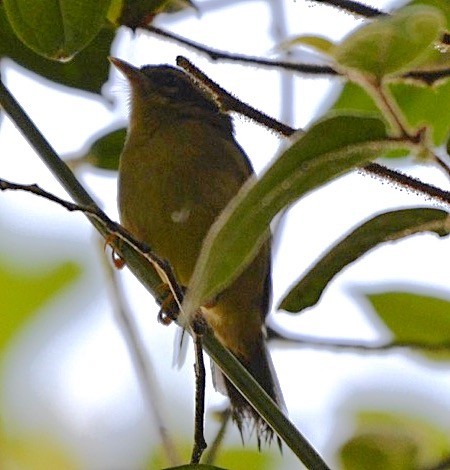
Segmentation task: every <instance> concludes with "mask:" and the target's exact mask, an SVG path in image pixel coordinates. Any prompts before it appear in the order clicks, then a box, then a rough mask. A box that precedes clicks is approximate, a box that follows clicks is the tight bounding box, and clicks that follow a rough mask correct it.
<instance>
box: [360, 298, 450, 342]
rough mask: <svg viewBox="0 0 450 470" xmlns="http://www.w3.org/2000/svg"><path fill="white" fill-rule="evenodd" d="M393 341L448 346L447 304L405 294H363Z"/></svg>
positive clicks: (449, 314)
mask: <svg viewBox="0 0 450 470" xmlns="http://www.w3.org/2000/svg"><path fill="white" fill-rule="evenodd" d="M367 298H368V300H369V302H370V303H371V304H372V306H373V308H374V309H375V312H376V314H377V315H378V316H379V317H380V319H381V321H382V322H383V323H384V324H385V325H386V326H387V327H388V328H389V330H390V331H391V332H392V334H393V336H394V338H395V340H396V341H401V342H411V343H416V342H417V343H421V344H425V345H427V344H428V345H442V344H449V343H450V302H449V301H448V300H444V299H439V298H436V297H431V296H425V295H418V294H411V293H408V292H383V293H379V294H369V295H367Z"/></svg>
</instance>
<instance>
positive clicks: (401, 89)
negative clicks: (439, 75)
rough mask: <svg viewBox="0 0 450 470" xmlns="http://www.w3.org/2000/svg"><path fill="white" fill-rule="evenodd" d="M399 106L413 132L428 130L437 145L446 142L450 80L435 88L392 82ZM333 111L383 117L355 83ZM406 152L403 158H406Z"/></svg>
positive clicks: (347, 87)
mask: <svg viewBox="0 0 450 470" xmlns="http://www.w3.org/2000/svg"><path fill="white" fill-rule="evenodd" d="M388 86H389V90H390V91H391V93H392V95H393V97H394V99H395V101H396V103H397V105H398V106H399V108H400V109H401V111H402V113H403V115H404V116H405V118H406V120H407V122H408V124H409V125H410V126H411V127H412V128H413V129H418V128H421V127H424V126H425V127H427V128H428V129H430V131H431V138H432V141H433V144H434V145H436V146H439V145H442V144H443V143H445V142H446V140H447V138H448V135H449V133H450V109H449V108H448V107H446V106H442V103H447V102H449V101H450V80H446V81H442V82H439V83H437V84H436V85H434V86H424V85H423V84H419V83H391V84H389V85H388ZM331 109H332V110H335V111H338V112H340V113H342V112H350V113H355V112H359V113H363V114H365V115H371V116H373V115H377V116H380V117H381V114H380V112H379V111H378V109H377V107H376V106H375V103H374V102H373V100H372V98H371V97H370V96H369V95H368V94H367V93H366V92H365V91H364V89H363V88H361V87H360V86H359V85H356V84H355V83H350V82H349V83H346V84H345V86H344V88H343V90H342V92H341V94H340V96H339V98H338V99H337V101H336V102H335V103H334V105H333V107H332V108H331ZM404 155H405V153H403V154H400V155H399V156H404Z"/></svg>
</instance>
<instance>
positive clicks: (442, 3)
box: [408, 0, 450, 30]
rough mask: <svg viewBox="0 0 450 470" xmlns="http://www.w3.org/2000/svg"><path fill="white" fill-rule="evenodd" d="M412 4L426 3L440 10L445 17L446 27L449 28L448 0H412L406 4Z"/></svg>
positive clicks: (449, 7)
mask: <svg viewBox="0 0 450 470" xmlns="http://www.w3.org/2000/svg"><path fill="white" fill-rule="evenodd" d="M413 5H428V6H430V7H435V8H437V9H439V10H440V11H441V13H442V14H443V15H444V16H445V19H446V29H447V30H450V3H449V2H448V0H413V1H412V2H410V3H408V6H413Z"/></svg>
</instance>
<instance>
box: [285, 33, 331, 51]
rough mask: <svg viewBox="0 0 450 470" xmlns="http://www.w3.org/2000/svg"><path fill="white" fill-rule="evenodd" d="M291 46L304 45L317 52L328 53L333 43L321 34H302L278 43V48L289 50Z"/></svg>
mask: <svg viewBox="0 0 450 470" xmlns="http://www.w3.org/2000/svg"><path fill="white" fill-rule="evenodd" d="M293 46H306V47H309V48H311V49H314V50H316V51H318V52H322V53H324V54H328V52H329V51H330V50H331V48H332V47H333V46H334V43H333V42H331V41H330V40H329V39H327V38H325V37H322V36H313V35H302V36H296V37H294V38H292V39H289V40H287V41H284V42H283V43H282V44H280V46H279V48H280V49H284V50H289V49H291V48H292V47H293Z"/></svg>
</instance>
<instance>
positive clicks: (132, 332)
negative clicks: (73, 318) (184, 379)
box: [102, 244, 180, 465]
mask: <svg viewBox="0 0 450 470" xmlns="http://www.w3.org/2000/svg"><path fill="white" fill-rule="evenodd" d="M102 246H103V244H102ZM103 260H104V265H105V271H106V274H107V276H108V280H109V285H110V286H111V289H110V292H111V295H112V297H113V302H112V304H113V308H114V312H115V316H116V319H117V322H118V324H119V327H120V331H121V333H122V334H123V336H124V339H125V342H126V344H127V346H128V351H129V353H130V358H131V361H132V363H133V366H134V370H135V371H136V376H137V378H138V382H139V384H140V386H141V391H142V395H143V396H144V399H145V400H146V402H147V407H148V409H149V410H150V412H151V413H152V416H153V420H154V422H155V423H156V428H157V430H158V434H159V437H160V441H161V444H162V448H163V449H164V452H165V455H166V458H167V461H168V462H169V464H170V465H177V464H179V463H180V458H179V456H178V452H177V450H176V447H175V445H174V443H173V441H172V439H171V437H170V435H169V433H168V432H167V427H166V425H165V424H164V420H163V417H162V414H161V408H160V407H161V405H162V400H161V394H160V392H159V390H160V388H159V387H158V384H157V383H156V378H155V375H154V373H153V367H152V364H151V361H150V357H149V355H148V353H147V352H146V350H145V346H144V344H143V342H142V340H141V337H140V335H139V330H138V328H137V326H136V324H135V322H134V320H133V317H132V315H131V313H130V312H129V311H128V309H127V307H126V305H125V300H124V296H123V293H122V292H121V288H120V285H119V280H118V278H117V272H116V271H115V270H114V269H113V268H112V266H111V264H110V263H108V262H106V260H105V258H104V257H103Z"/></svg>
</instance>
